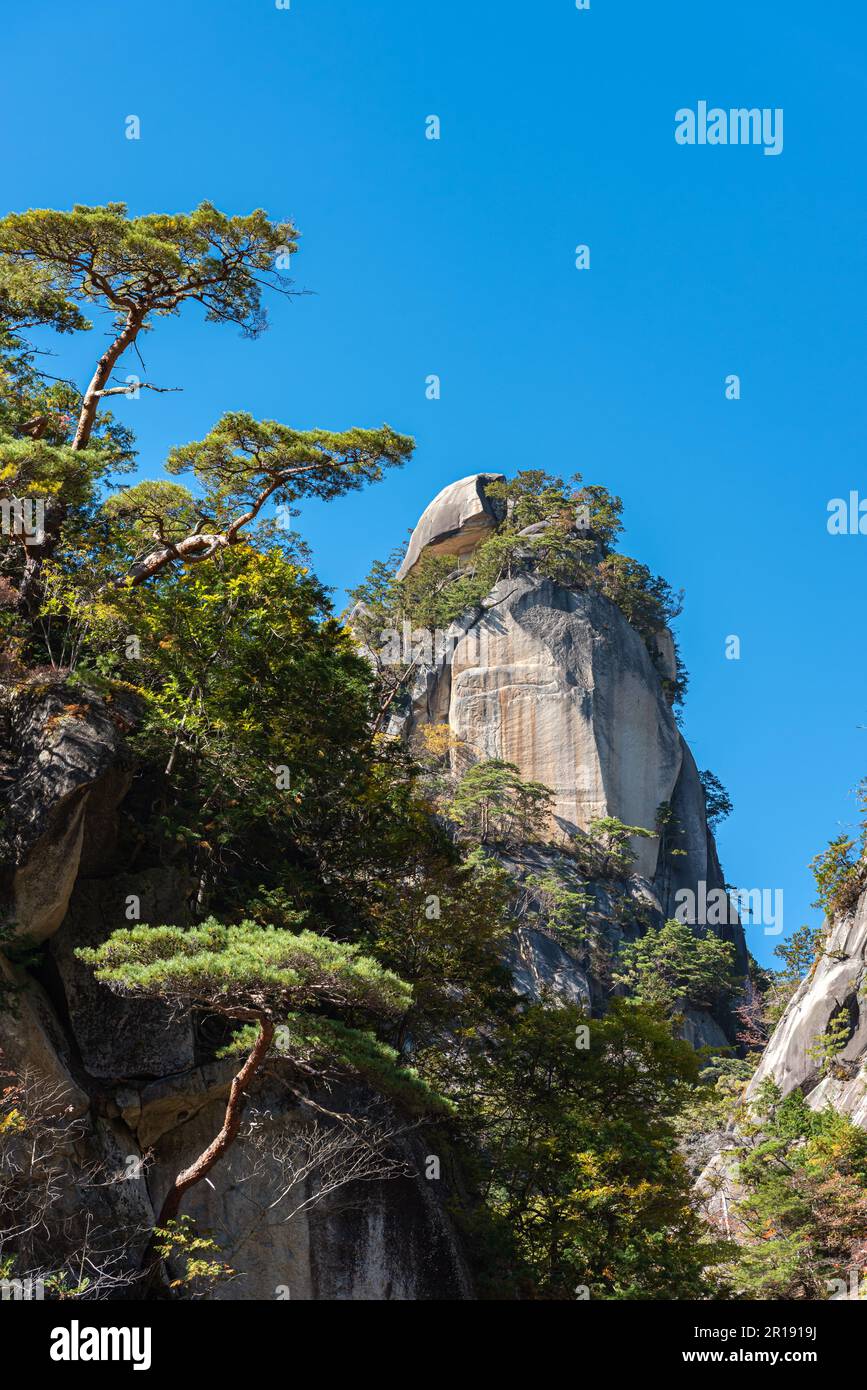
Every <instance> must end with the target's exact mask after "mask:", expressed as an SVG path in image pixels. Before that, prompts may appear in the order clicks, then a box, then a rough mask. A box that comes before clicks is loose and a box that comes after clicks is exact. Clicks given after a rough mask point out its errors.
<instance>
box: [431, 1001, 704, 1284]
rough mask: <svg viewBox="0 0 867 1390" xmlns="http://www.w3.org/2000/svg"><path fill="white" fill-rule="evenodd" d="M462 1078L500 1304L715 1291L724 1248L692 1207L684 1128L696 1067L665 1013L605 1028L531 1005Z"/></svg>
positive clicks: (483, 1228)
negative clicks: (584, 1292) (713, 1269)
mask: <svg viewBox="0 0 867 1390" xmlns="http://www.w3.org/2000/svg"><path fill="white" fill-rule="evenodd" d="M582 1030H586V1038H587V1041H588V1043H589V1045H588V1046H586V1047H585V1046H582V1045H581V1039H582ZM456 1073H457V1075H456V1078H455V1080H454V1085H455V1088H456V1091H457V1095H456V1099H457V1103H458V1107H459V1112H460V1116H461V1122H462V1124H463V1127H464V1130H465V1134H466V1139H467V1142H468V1143H469V1144H470V1145H472V1146H473V1147H474V1148H475V1151H476V1153H477V1156H478V1159H477V1161H478V1174H479V1178H478V1180H479V1183H480V1186H481V1190H482V1193H483V1196H484V1199H485V1204H486V1205H485V1211H486V1213H487V1224H485V1222H481V1223H480V1224H477V1228H476V1238H477V1240H479V1242H480V1244H481V1248H482V1249H483V1250H484V1252H485V1253H484V1256H483V1258H484V1259H485V1261H486V1263H487V1264H488V1268H487V1269H486V1271H485V1273H486V1275H487V1277H488V1279H489V1280H490V1281H491V1287H490V1292H491V1293H493V1294H494V1296H500V1297H502V1296H504V1295H505V1296H509V1295H511V1296H516V1295H517V1296H518V1297H536V1298H548V1299H572V1298H575V1297H576V1294H579V1290H580V1288H581V1286H584V1287H585V1288H586V1289H588V1290H589V1293H590V1296H591V1297H592V1298H594V1299H595V1298H602V1299H653V1298H661V1299H670V1298H696V1297H699V1298H700V1297H702V1296H708V1293H709V1290H710V1289H711V1287H712V1280H711V1277H710V1275H709V1274H708V1272H707V1271H708V1267H709V1266H712V1265H713V1264H714V1263H715V1262H716V1261H717V1260H718V1259H719V1258H720V1253H721V1252H720V1249H719V1247H718V1246H717V1245H716V1243H715V1242H714V1241H712V1240H710V1239H708V1238H706V1236H705V1235H704V1233H703V1232H702V1229H701V1226H700V1224H699V1222H698V1219H697V1217H696V1215H695V1213H694V1211H693V1209H692V1207H691V1204H690V1197H689V1181H688V1176H687V1173H686V1170H685V1168H684V1165H683V1163H682V1160H681V1159H680V1157H679V1155H678V1153H677V1138H676V1135H675V1131H674V1126H673V1119H674V1116H675V1115H676V1114H677V1112H678V1110H679V1108H680V1107H681V1105H682V1104H683V1103H684V1100H685V1099H686V1097H687V1095H688V1094H689V1091H690V1087H691V1086H692V1085H693V1084H694V1082H695V1078H696V1073H697V1062H696V1057H695V1053H694V1052H693V1051H692V1049H691V1048H690V1047H689V1046H687V1045H686V1044H685V1043H682V1042H679V1041H678V1040H676V1039H675V1038H673V1037H672V1035H671V1030H670V1027H669V1026H668V1024H667V1022H666V1020H665V1019H664V1018H663V1017H662V1016H661V1015H659V1014H658V1013H655V1012H653V1011H647V1010H645V1009H642V1008H636V1007H635V1006H634V1005H632V1004H629V1003H626V1002H625V1001H623V1000H614V1001H613V1002H612V1007H611V1010H610V1012H609V1013H608V1015H607V1016H606V1017H605V1018H604V1019H588V1018H586V1017H585V1016H584V1015H583V1014H582V1013H581V1012H580V1011H578V1010H576V1009H574V1008H572V1007H566V1008H546V1007H544V1006H541V1005H533V1006H529V1007H527V1008H525V1009H524V1010H523V1011H522V1012H521V1013H520V1014H519V1015H517V1016H516V1017H515V1019H514V1020H513V1022H512V1024H511V1026H509V1027H508V1028H506V1029H504V1030H503V1032H502V1033H501V1035H500V1037H499V1038H498V1041H497V1047H496V1049H495V1051H494V1052H493V1053H489V1052H488V1051H486V1050H485V1048H484V1046H483V1045H481V1044H476V1045H475V1046H468V1047H467V1048H466V1049H464V1050H463V1051H462V1053H461V1055H460V1057H459V1059H458V1063H457V1066H456ZM492 1265H493V1268H491V1266H492ZM579 1296H580V1295H579Z"/></svg>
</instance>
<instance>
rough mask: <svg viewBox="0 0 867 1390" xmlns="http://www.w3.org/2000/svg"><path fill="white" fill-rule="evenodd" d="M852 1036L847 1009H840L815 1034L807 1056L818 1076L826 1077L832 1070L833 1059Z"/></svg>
mask: <svg viewBox="0 0 867 1390" xmlns="http://www.w3.org/2000/svg"><path fill="white" fill-rule="evenodd" d="M851 1036H852V1021H851V1019H850V1017H849V1011H848V1009H842V1010H841V1011H840V1012H839V1013H837V1014H835V1015H834V1016H833V1017H832V1018H830V1019H829V1020H828V1024H827V1026H826V1028H825V1029H824V1030H823V1031H822V1032H821V1033H817V1034H816V1036H815V1038H814V1039H813V1042H812V1044H811V1045H810V1047H808V1048H807V1056H808V1057H809V1058H810V1059H811V1061H814V1062H816V1063H817V1064H818V1067H819V1075H820V1076H827V1075H828V1073H829V1072H831V1071H833V1069H834V1059H835V1058H836V1057H838V1056H839V1054H840V1053H841V1052H842V1051H843V1050H844V1049H845V1047H846V1044H847V1043H848V1042H849V1039H850V1038H851Z"/></svg>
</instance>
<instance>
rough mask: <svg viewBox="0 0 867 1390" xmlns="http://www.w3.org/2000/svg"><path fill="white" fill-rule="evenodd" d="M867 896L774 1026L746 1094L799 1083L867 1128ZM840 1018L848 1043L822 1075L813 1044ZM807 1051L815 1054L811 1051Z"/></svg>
mask: <svg viewBox="0 0 867 1390" xmlns="http://www.w3.org/2000/svg"><path fill="white" fill-rule="evenodd" d="M865 982H867V893H862V894H861V896H860V898H859V899H858V903H857V906H856V907H855V909H854V910H853V911H852V912H851V913H849V914H847V915H845V916H844V917H842V918H841V919H840V920H839V921H837V922H835V923H834V924H833V926H832V928H831V930H830V932H829V934H828V936H827V939H826V940H825V941H824V943H823V945H822V952H821V954H820V956H819V958H818V960H817V962H816V964H815V966H814V967H813V970H812V971H811V973H810V974H809V975H808V977H807V978H806V979H805V980H804V981H803V982H802V984H801V986H800V988H799V989H798V990H797V992H796V994H795V995H794V997H793V998H792V999H791V1000H790V1002H789V1005H788V1007H787V1009H786V1011H785V1013H784V1014H783V1017H782V1018H781V1019H780V1021H779V1023H778V1024H777V1027H776V1028H775V1029H774V1033H773V1036H772V1037H771V1040H770V1042H769V1043H768V1046H767V1048H766V1049H765V1053H764V1056H763V1057H762V1060H761V1062H760V1064H759V1067H758V1070H757V1071H756V1074H755V1076H754V1077H753V1080H752V1081H751V1083H750V1087H749V1090H748V1092H747V1095H748V1097H751V1096H754V1095H755V1094H756V1091H757V1090H758V1088H759V1086H761V1084H762V1082H763V1081H766V1080H772V1081H774V1082H776V1084H777V1085H778V1086H779V1088H780V1090H781V1091H782V1092H783V1095H788V1094H789V1092H790V1091H793V1090H795V1089H796V1088H800V1089H801V1090H802V1091H803V1093H804V1095H805V1096H806V1097H807V1102H808V1104H809V1105H810V1106H811V1107H812V1108H813V1109H814V1110H821V1109H822V1108H823V1107H824V1106H826V1105H832V1106H833V1107H834V1109H835V1110H839V1111H841V1112H842V1113H843V1114H844V1115H849V1116H850V1118H851V1119H852V1120H853V1121H854V1122H855V1124H858V1125H861V1126H862V1128H864V1129H867V1008H865V1001H864V985H865ZM841 1017H842V1018H845V1020H846V1024H847V1031H848V1041H847V1042H846V1044H845V1046H844V1047H843V1048H842V1049H841V1051H840V1052H838V1053H836V1055H835V1056H834V1058H833V1059H832V1060H831V1061H830V1062H829V1064H828V1065H827V1067H826V1069H825V1074H824V1075H823V1074H822V1070H823V1069H822V1067H821V1065H820V1062H819V1061H818V1060H817V1054H816V1042H817V1039H819V1038H821V1036H822V1035H823V1034H824V1033H825V1031H826V1029H827V1028H828V1026H829V1024H833V1023H835V1022H836V1021H837V1020H838V1019H839V1018H841ZM811 1053H812V1054H813V1055H811Z"/></svg>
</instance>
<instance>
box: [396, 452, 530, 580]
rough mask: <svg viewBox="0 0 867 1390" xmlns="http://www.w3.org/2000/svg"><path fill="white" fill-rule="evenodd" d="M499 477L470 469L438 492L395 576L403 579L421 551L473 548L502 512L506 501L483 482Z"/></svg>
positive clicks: (459, 551) (457, 552) (458, 551)
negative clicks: (501, 500)
mask: <svg viewBox="0 0 867 1390" xmlns="http://www.w3.org/2000/svg"><path fill="white" fill-rule="evenodd" d="M502 480H503V474H502V473H472V474H470V476H469V477H468V478H461V479H460V481H459V482H457V483H449V485H448V487H444V488H443V490H442V492H439V493H437V495H436V497H435V498H434V500H433V501H432V502H430V503H429V504H428V505H427V506H426V507H425V509H424V511H423V512H422V514H421V516H420V517H419V520H418V524H417V525H416V528H415V530H414V531H413V533H412V538H411V540H410V543H409V548H408V550H407V552H406V555H405V556H404V559H403V564H402V565H401V567H400V569H399V570H398V572H397V577H398V579H405V578H406V576H407V575H408V574H409V573H410V571H411V570H413V569H414V568H415V566H416V565H417V564H418V562H419V560H420V559H421V557H422V555H456V556H462V555H468V554H470V552H472V551H473V550H475V548H476V546H477V545H478V544H479V542H480V541H482V540H484V538H485V537H486V536H487V535H489V534H490V533H491V531H493V530H494V528H495V527H496V525H497V523H498V522H499V521H502V519H503V517H504V515H505V504H504V503H502V502H499V501H496V500H495V499H494V498H492V497H488V495H487V493H486V491H485V483H493V482H501V481H502Z"/></svg>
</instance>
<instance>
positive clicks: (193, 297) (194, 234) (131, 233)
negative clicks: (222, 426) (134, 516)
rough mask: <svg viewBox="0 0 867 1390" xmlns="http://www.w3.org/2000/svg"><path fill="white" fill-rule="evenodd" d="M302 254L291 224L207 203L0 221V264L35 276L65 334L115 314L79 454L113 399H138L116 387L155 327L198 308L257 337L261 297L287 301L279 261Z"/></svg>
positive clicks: (110, 207) (43, 213)
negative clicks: (88, 312)
mask: <svg viewBox="0 0 867 1390" xmlns="http://www.w3.org/2000/svg"><path fill="white" fill-rule="evenodd" d="M296 250H297V232H296V230H295V228H294V227H293V225H292V223H291V222H281V223H275V222H271V221H269V219H268V217H267V216H266V215H265V213H264V212H262V211H261V209H257V211H256V212H253V213H249V214H248V215H247V216H244V217H227V216H226V215H225V214H224V213H221V212H219V211H218V210H217V209H216V208H215V207H214V206H213V204H212V203H207V202H205V203H202V204H201V205H200V206H199V207H198V208H197V209H196V210H195V211H194V212H192V213H186V214H184V213H175V214H164V213H156V214H151V215H149V216H146V217H129V216H128V215H127V209H126V205H125V204H124V203H108V204H106V205H105V206H104V207H85V206H83V205H81V204H79V205H76V206H75V207H74V208H73V209H72V211H71V212H56V211H54V210H53V209H50V208H40V209H35V210H31V211H30V212H23V213H10V214H9V215H8V216H7V217H4V218H3V219H2V220H0V256H2V257H3V260H4V261H5V263H6V264H7V265H8V266H9V268H10V269H11V270H12V271H13V272H15V271H19V270H20V268H21V267H33V268H35V270H36V272H37V273H38V275H39V276H40V279H41V284H42V286H43V291H44V294H45V295H46V296H47V299H48V305H49V306H50V308H51V311H52V312H53V313H54V314H55V315H58V314H59V315H61V316H62V317H61V319H60V322H61V323H62V324H64V325H66V324H70V325H71V326H74V327H82V326H83V322H82V316H81V314H80V313H77V312H76V306H77V305H79V304H81V305H84V306H86V307H88V308H95V309H103V310H108V311H109V312H110V313H111V315H112V316H113V319H114V322H115V325H116V332H115V336H114V337H113V338H112V340H111V342H110V343H109V346H108V347H107V348H106V349H105V351H104V352H103V353H102V354H101V356H100V358H99V361H98V362H97V365H96V368H95V371H94V373H93V376H92V378H91V381H90V383H89V385H88V387H87V389H86V390H85V392H84V394H83V397H82V401H81V410H80V412H79V417H78V421H77V423H76V427H75V433H74V438H73V443H72V447H73V448H74V449H76V450H80V449H83V448H85V447H86V446H87V443H88V441H89V439H90V436H91V433H92V431H93V426H94V423H95V420H96V414H97V411H98V409H99V405H100V402H101V401H102V400H103V399H104V398H105V396H106V395H111V394H122V393H129V391H130V390H131V389H133V388H131V387H130V386H129V385H122V386H118V387H111V386H109V385H108V382H109V380H110V378H111V375H112V372H113V371H114V369H115V367H116V365H117V363H118V361H119V360H120V358H121V357H122V356H123V354H124V353H125V352H126V350H127V349H128V348H129V347H131V346H132V345H133V344H134V343H135V341H136V339H137V338H138V336H139V334H140V333H141V332H142V331H144V330H146V329H147V328H148V327H150V320H151V318H154V317H162V316H165V315H168V314H176V313H177V312H178V311H179V309H180V307H181V305H182V304H184V303H186V302H187V301H192V302H195V303H198V304H199V305H201V307H202V308H203V309H204V310H205V317H206V319H207V320H208V321H210V322H212V323H234V324H236V325H237V326H238V327H239V328H240V329H241V330H242V332H244V333H245V334H246V335H247V336H249V337H255V336H256V335H257V334H258V333H260V332H261V331H262V329H263V328H264V326H265V322H266V320H265V314H264V311H263V308H262V293H261V291H262V287H263V286H268V287H269V288H271V289H277V290H281V291H283V292H286V291H287V289H288V286H287V282H286V280H285V277H284V276H283V275H282V272H281V271H280V270H279V269H278V266H277V261H278V257H280V258H282V259H284V260H285V261H286V263H287V264H288V259H289V257H290V256H291V255H292V254H294V252H295V251H296ZM148 384H149V383H141V385H143V386H147V385H148Z"/></svg>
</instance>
